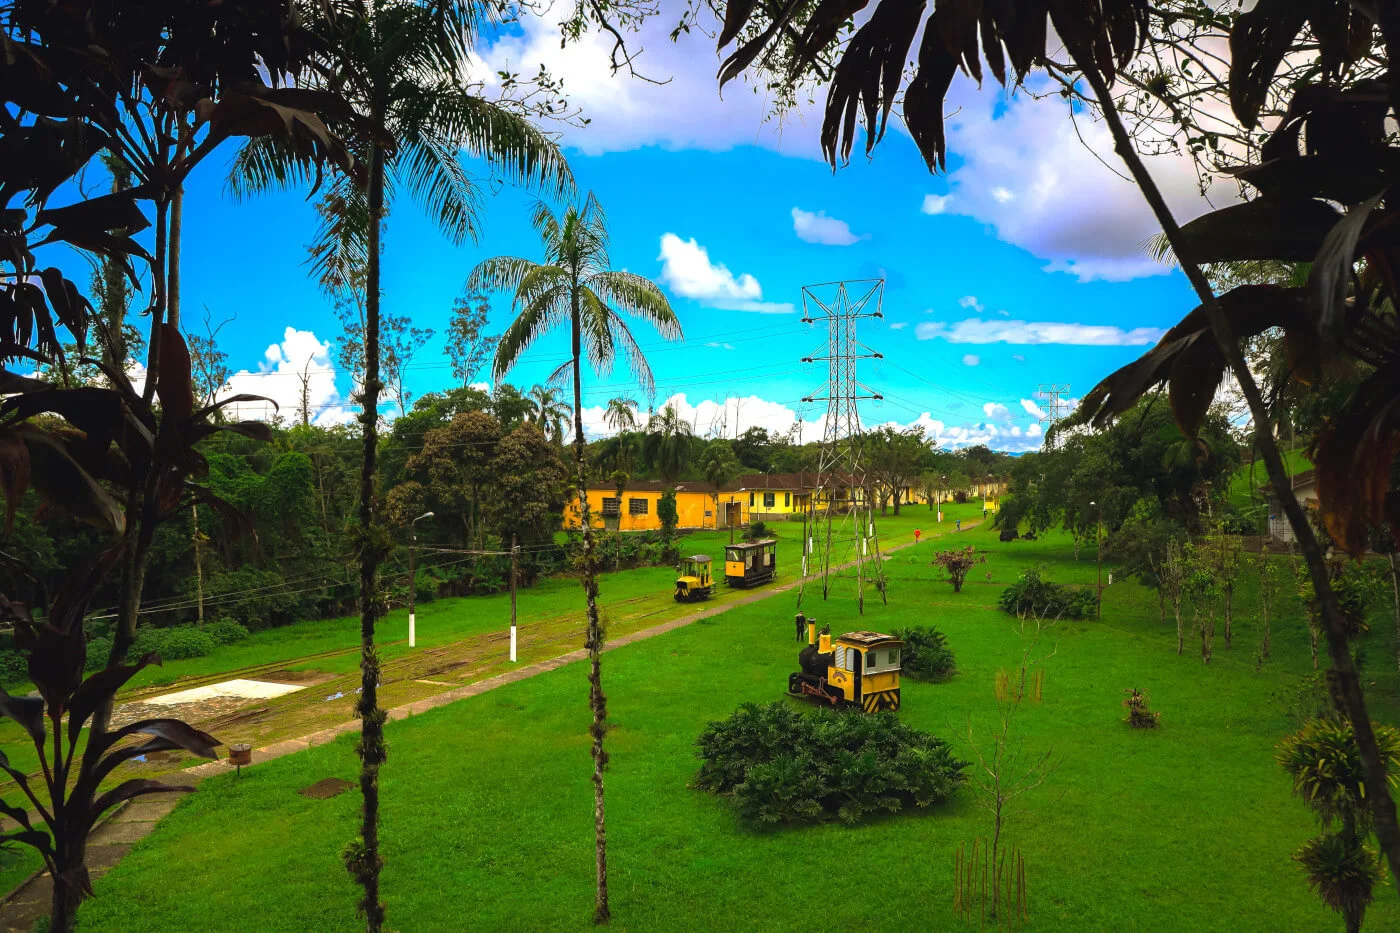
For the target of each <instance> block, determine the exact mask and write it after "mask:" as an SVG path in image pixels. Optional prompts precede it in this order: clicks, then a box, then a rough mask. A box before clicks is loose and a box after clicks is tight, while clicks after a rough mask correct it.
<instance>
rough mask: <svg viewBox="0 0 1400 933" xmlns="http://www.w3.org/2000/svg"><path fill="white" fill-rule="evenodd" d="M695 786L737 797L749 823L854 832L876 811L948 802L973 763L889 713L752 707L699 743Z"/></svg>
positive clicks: (713, 729)
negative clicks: (841, 826) (838, 825)
mask: <svg viewBox="0 0 1400 933" xmlns="http://www.w3.org/2000/svg"><path fill="white" fill-rule="evenodd" d="M696 745H697V746H699V748H700V757H701V759H702V760H703V764H702V765H701V767H700V774H699V776H698V777H697V779H696V784H697V786H699V787H701V788H703V789H705V790H709V791H713V792H715V793H719V794H725V795H728V796H732V797H733V798H734V800H735V803H736V804H737V805H738V809H739V813H740V815H741V816H743V817H744V818H745V819H750V820H757V821H758V822H762V823H792V822H817V821H821V820H826V819H829V818H831V817H833V816H835V817H837V818H839V819H841V820H842V821H843V822H846V823H855V822H857V821H859V820H860V819H861V818H862V817H863V816H864V815H865V814H867V813H871V812H875V811H878V810H886V811H888V812H891V813H896V812H898V811H900V810H902V809H903V808H904V807H906V806H907V805H909V804H911V803H912V804H913V805H915V806H918V807H927V806H930V805H932V804H935V803H938V802H940V801H942V800H946V799H947V798H948V797H950V796H952V794H953V793H954V792H955V791H956V790H957V789H958V787H959V786H960V785H961V784H962V783H963V781H964V780H966V777H965V776H964V775H963V773H962V772H963V769H964V768H966V767H967V762H964V761H959V760H957V759H956V758H954V757H953V754H952V752H951V751H950V750H949V748H948V745H947V743H945V742H944V741H943V740H942V739H939V738H938V737H936V736H934V735H931V734H929V733H927V732H920V731H919V730H917V729H914V728H911V727H909V726H906V725H905V724H904V723H903V722H902V721H900V719H899V718H898V717H897V716H895V715H893V714H890V713H880V714H877V715H873V716H872V715H867V714H865V713H862V712H860V711H859V710H832V709H826V708H817V709H814V710H812V711H811V712H809V713H806V714H803V713H800V712H798V711H797V710H795V709H793V707H792V706H790V705H789V704H786V703H783V702H781V701H780V702H775V703H770V704H768V705H766V706H759V705H757V704H755V703H745V704H744V705H743V706H741V707H739V709H738V710H737V711H736V712H735V713H734V715H732V716H730V717H729V718H728V719H725V720H720V721H717V722H712V723H710V724H709V725H708V726H706V727H705V731H704V732H702V733H701V734H700V737H699V738H698V739H697V740H696Z"/></svg>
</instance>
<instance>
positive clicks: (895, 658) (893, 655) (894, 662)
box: [890, 649, 899, 669]
mask: <svg viewBox="0 0 1400 933" xmlns="http://www.w3.org/2000/svg"><path fill="white" fill-rule="evenodd" d="M890 667H891V668H892V669H893V668H896V667H899V649H895V650H894V651H891V652H890Z"/></svg>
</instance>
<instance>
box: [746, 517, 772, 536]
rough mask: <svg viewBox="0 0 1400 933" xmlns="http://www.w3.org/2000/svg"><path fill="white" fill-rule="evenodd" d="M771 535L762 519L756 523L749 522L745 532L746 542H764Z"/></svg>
mask: <svg viewBox="0 0 1400 933" xmlns="http://www.w3.org/2000/svg"><path fill="white" fill-rule="evenodd" d="M770 535H772V532H771V531H770V530H769V529H768V525H767V524H765V523H764V522H763V521H762V520H761V519H760V520H759V521H756V522H749V527H748V528H746V529H745V530H744V540H745V541H762V540H763V539H764V538H767V537H769V536H770Z"/></svg>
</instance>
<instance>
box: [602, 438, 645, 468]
mask: <svg viewBox="0 0 1400 933" xmlns="http://www.w3.org/2000/svg"><path fill="white" fill-rule="evenodd" d="M642 440H643V436H642V434H641V433H639V432H637V431H623V432H621V433H619V434H614V435H613V436H612V437H605V438H603V439H602V440H601V441H599V442H598V445H597V447H596V448H595V449H594V451H593V462H594V463H595V464H597V465H598V466H600V467H611V468H612V469H614V470H631V469H632V466H633V464H635V463H636V462H637V460H638V459H639V458H640V457H641V455H642Z"/></svg>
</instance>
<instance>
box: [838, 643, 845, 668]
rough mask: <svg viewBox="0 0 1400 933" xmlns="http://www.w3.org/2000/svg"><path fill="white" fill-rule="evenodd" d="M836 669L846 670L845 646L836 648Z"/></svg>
mask: <svg viewBox="0 0 1400 933" xmlns="http://www.w3.org/2000/svg"><path fill="white" fill-rule="evenodd" d="M836 669H837V670H842V671H844V670H845V669H846V646H845V645H837V646H836Z"/></svg>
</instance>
